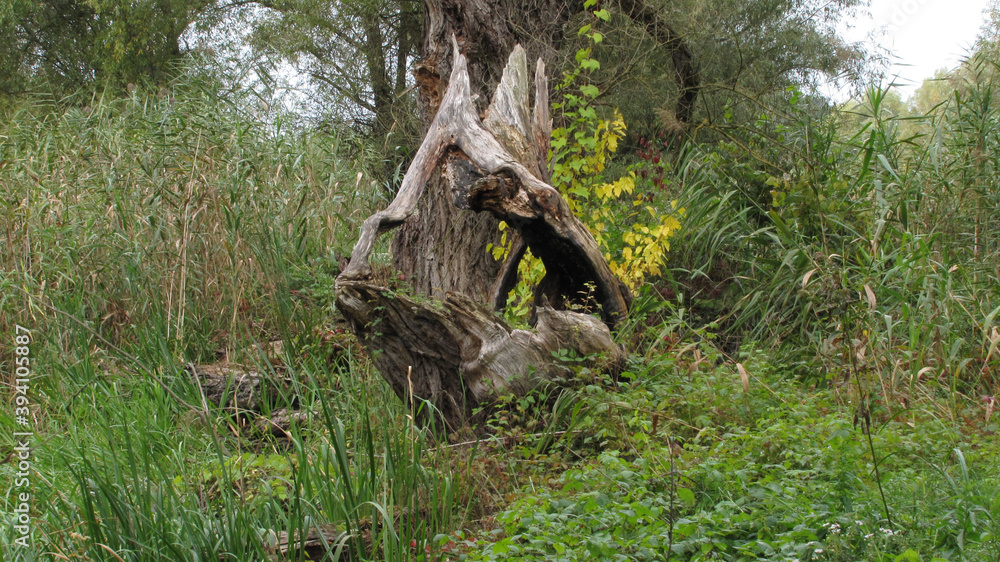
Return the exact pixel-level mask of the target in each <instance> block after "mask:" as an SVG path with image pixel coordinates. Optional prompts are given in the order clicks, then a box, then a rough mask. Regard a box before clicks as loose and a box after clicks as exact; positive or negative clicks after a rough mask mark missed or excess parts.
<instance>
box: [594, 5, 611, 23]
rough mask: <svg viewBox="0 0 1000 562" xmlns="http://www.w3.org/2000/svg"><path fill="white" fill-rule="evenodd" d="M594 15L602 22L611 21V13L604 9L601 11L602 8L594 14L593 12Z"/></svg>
mask: <svg viewBox="0 0 1000 562" xmlns="http://www.w3.org/2000/svg"><path fill="white" fill-rule="evenodd" d="M594 15H595V16H597V17H598V18H600V19H602V20H604V21H608V20H610V19H611V12H609V11H607V10H606V9H603V8H602V9H600V10H597V11H596V12H594Z"/></svg>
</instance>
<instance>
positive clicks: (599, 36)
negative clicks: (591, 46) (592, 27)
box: [590, 31, 604, 43]
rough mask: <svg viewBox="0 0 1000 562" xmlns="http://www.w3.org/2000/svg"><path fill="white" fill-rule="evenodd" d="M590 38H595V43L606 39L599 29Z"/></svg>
mask: <svg viewBox="0 0 1000 562" xmlns="http://www.w3.org/2000/svg"><path fill="white" fill-rule="evenodd" d="M590 38H591V39H593V40H594V43H600V42H601V41H604V35H603V34H602V33H600V32H598V31H595V32H594V34H593V35H591V36H590Z"/></svg>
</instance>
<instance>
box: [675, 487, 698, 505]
mask: <svg viewBox="0 0 1000 562" xmlns="http://www.w3.org/2000/svg"><path fill="white" fill-rule="evenodd" d="M677 497H678V498H680V499H681V501H682V502H684V503H686V504H689V505H694V503H695V499H694V492H692V491H691V490H690V489H689V488H677Z"/></svg>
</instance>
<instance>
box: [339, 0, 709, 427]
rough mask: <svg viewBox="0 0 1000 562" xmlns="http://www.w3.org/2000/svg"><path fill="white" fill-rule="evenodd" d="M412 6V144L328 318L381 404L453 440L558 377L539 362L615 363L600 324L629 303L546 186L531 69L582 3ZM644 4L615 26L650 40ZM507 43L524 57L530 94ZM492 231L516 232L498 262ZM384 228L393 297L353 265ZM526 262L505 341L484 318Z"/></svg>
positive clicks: (541, 103) (460, 1)
mask: <svg viewBox="0 0 1000 562" xmlns="http://www.w3.org/2000/svg"><path fill="white" fill-rule="evenodd" d="M425 6H426V8H427V12H426V18H425V23H424V44H423V48H422V53H421V55H422V57H421V62H420V64H419V65H418V66H417V67H416V69H415V74H416V77H417V88H418V92H419V100H420V108H421V113H422V116H423V119H424V124H425V126H426V128H427V131H426V136H425V138H424V141H423V143H422V144H421V146H420V148H419V150H418V151H417V153H416V155H415V156H414V159H413V161H412V163H411V165H410V168H409V170H408V171H407V173H406V176H405V177H404V179H403V182H402V184H401V186H400V189H399V192H398V194H397V196H396V199H395V200H394V201H393V202H392V203H391V204H390V205H389V206H388V207H387V208H386V209H385V210H383V211H380V212H378V213H375V214H374V215H372V216H371V217H369V219H368V220H366V221H365V223H364V226H363V227H362V232H361V236H360V238H359V240H358V243H357V245H356V246H355V248H354V252H353V254H352V257H351V261H350V264H349V265H348V267H347V268H346V269H345V270H344V271H343V272H342V273H341V275H340V277H338V280H337V306H338V308H339V309H340V310H341V312H342V313H343V314H344V316H345V317H346V318H347V320H348V322H349V324H350V325H351V327H352V330H353V331H354V333H355V334H357V335H358V336H359V339H360V340H361V341H362V343H363V344H364V345H366V346H367V347H369V348H374V349H378V350H380V352H381V353H379V354H378V355H377V358H376V365H377V367H378V368H379V370H380V371H381V373H382V375H383V377H384V378H385V379H386V380H387V381H388V382H389V383H390V384H391V386H392V388H393V389H394V391H395V392H396V394H397V395H398V396H399V397H400V398H402V399H403V400H404V401H410V400H412V399H414V398H417V399H421V400H426V403H427V404H429V405H430V408H431V409H432V410H433V412H434V413H433V415H427V414H430V412H427V411H425V412H424V413H425V416H424V419H429V418H436V419H439V420H441V421H443V422H444V424H445V426H446V428H447V429H449V430H453V429H457V428H458V427H460V426H461V425H462V424H463V423H464V422H465V420H467V419H468V417H469V415H470V414H471V413H472V412H473V410H474V409H476V408H477V407H478V406H480V405H483V404H486V403H489V402H491V401H493V400H494V399H495V398H496V397H497V396H498V395H501V394H505V393H513V394H518V395H520V394H524V393H525V392H527V391H528V390H530V389H531V388H533V387H535V386H536V385H537V384H538V383H539V382H540V381H543V380H551V379H554V378H557V377H560V376H563V375H565V374H566V372H567V367H566V366H564V365H561V364H560V363H559V361H557V360H555V359H553V356H554V355H553V352H554V351H558V350H560V349H566V350H572V351H575V352H576V353H577V354H579V355H581V356H590V357H591V361H593V362H597V361H608V362H618V361H619V360H620V359H621V350H620V349H619V348H618V346H617V345H616V344H615V343H614V341H613V340H612V338H611V334H610V327H613V326H614V325H615V323H616V322H617V321H619V320H620V319H622V318H623V317H624V316H625V315H626V314H627V310H628V304H629V299H630V296H629V294H628V290H627V289H626V288H625V287H624V285H622V284H621V283H620V282H619V281H618V279H616V278H615V277H614V275H613V274H612V273H611V271H610V269H609V268H608V265H607V263H606V262H605V261H604V258H603V256H602V254H601V252H600V251H599V248H598V246H597V243H596V241H595V240H594V238H593V237H592V236H591V235H590V232H589V231H588V230H587V228H586V227H585V226H584V225H583V224H582V223H580V221H579V220H577V219H576V217H574V216H573V214H572V213H571V212H570V210H569V207H568V205H567V204H566V202H565V201H564V200H563V199H562V197H561V196H560V194H559V192H558V191H557V190H556V189H554V188H553V187H552V186H551V185H549V184H548V183H547V182H548V181H549V173H548V164H547V156H548V149H549V137H550V136H551V121H550V119H549V113H548V93H549V92H548V86H547V82H546V79H545V64H544V61H545V60H549V61H551V60H553V59H554V56H555V53H556V50H557V47H558V45H559V43H560V40H561V37H562V34H563V26H564V25H565V23H566V22H567V20H568V19H569V17H570V16H571V15H573V14H574V13H576V12H578V11H579V10H580V9H582V2H579V0H491V1H487V0H426V1H425ZM644 6H645V4H643V3H641V1H640V0H632V3H631V4H630V8H631V9H629V10H627V11H628V15H630V16H631V17H633V18H634V19H636V20H637V21H641V22H642V23H644V24H645V25H646V28H647V29H648V30H650V32H651V33H660V34H661V35H662V33H664V31H663V29H661V28H660V27H658V25H659V24H658V23H657V22H658V20H650V19H649V16H650V13H651V12H650V11H649V10H646V9H645V8H644ZM650 22H652V23H650ZM654 24H655V25H654ZM667 32H669V30H667ZM670 33H672V32H670ZM664 37H665V38H664V41H666V42H668V43H670V45H671V48H676V47H677V46H678V45H680V46H681V47H682V46H683V45H682V44H681V43H679V39H677V37H676V34H673V35H670V36H669V37H667V36H664ZM521 45H525V46H526V47H527V51H528V52H530V53H531V55H532V58H538V64H537V65H536V69H535V77H534V92H532V88H531V77H530V74H529V72H528V66H527V54H526V51H525V49H524V48H522V46H521ZM460 53H461V54H460ZM508 54H509V55H510V57H509V59H508V58H507V55H508ZM682 54H685V55H689V53H688V52H687V51H684V52H683V53H682ZM681 59H682V60H681V62H684V61H685V60H686V61H687V62H690V57H687V59H685V58H684V57H683V56H682V57H681ZM688 68H693V67H688ZM684 72H687V71H684ZM681 74H683V72H682V71H681V70H678V76H679V79H681V78H683V77H682V76H681ZM446 75H449V76H450V77H449V79H448V80H447V81H446V80H444V76H446ZM694 84H695V87H696V82H694ZM494 88H495V95H494ZM682 89H683V88H682ZM692 91H693V90H688V94H690V93H691V92H692ZM532 93H533V94H534V95H533V96H532ZM532 97H534V104H533V106H532V103H531V98H532ZM491 99H492V103H491V104H490V106H489V107H486V104H487V102H488V101H489V100H491ZM691 99H693V98H690V97H688V98H684V100H682V103H686V102H685V100H687V101H690V100H691ZM681 113H684V112H681ZM500 220H503V221H505V222H506V223H507V224H508V225H509V226H510V227H512V229H513V232H515V233H516V235H517V236H515V239H514V245H513V248H512V250H511V252H510V255H509V257H508V259H507V260H506V261H505V262H504V263H503V264H499V263H497V262H496V261H494V260H493V259H492V257H490V255H489V254H488V252H487V251H486V247H487V244H489V243H498V242H499V229H498V222H499V221H500ZM395 228H399V230H398V232H397V235H396V237H395V239H394V241H393V246H392V251H393V257H394V261H395V266H396V269H397V271H398V272H399V273H401V274H402V275H403V278H404V279H405V282H404V283H405V285H406V287H407V289H405V290H402V291H400V290H390V289H389V288H387V287H383V286H379V285H377V284H375V283H373V282H372V277H371V269H370V266H369V264H368V257H369V255H370V254H371V252H372V249H373V248H374V244H375V241H376V239H377V237H378V236H380V235H381V234H383V233H385V232H387V231H389V230H392V229H395ZM527 249H530V250H531V252H532V254H534V255H535V256H538V257H539V258H540V259H541V260H542V262H543V263H544V265H545V269H546V276H545V278H544V279H543V280H542V282H541V283H540V284H539V286H538V287H536V289H535V305H536V310H535V311H534V312H535V314H534V315H533V317H534V318H535V319H536V322H535V327H534V330H533V331H530V332H529V331H524V330H512V329H511V328H510V327H508V326H507V325H506V324H504V323H503V322H502V321H501V320H499V319H498V318H497V317H496V315H495V314H494V313H493V311H492V310H491V309H492V308H497V309H500V308H502V307H503V306H504V305H505V304H506V295H507V293H508V291H509V290H510V288H511V287H512V286H513V285H514V284H515V283H516V282H517V265H518V263H519V262H520V260H521V258H522V257H523V256H524V254H525V251H526V250H527ZM410 290H412V293H409V292H408V291H410ZM586 312H595V313H598V314H599V315H600V318H601V319H600V320H598V319H597V318H595V317H593V316H590V315H588V314H586Z"/></svg>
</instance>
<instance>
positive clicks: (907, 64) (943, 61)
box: [845, 0, 991, 98]
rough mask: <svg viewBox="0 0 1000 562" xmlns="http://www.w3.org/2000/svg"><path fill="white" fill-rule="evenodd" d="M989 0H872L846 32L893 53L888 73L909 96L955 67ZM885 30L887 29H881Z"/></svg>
mask: <svg viewBox="0 0 1000 562" xmlns="http://www.w3.org/2000/svg"><path fill="white" fill-rule="evenodd" d="M990 3H991V2H990V0H872V3H871V9H870V10H869V12H870V13H869V14H866V15H862V16H860V17H859V18H857V19H855V20H854V21H849V22H845V23H846V24H847V25H850V26H853V27H852V28H851V29H849V30H846V31H845V36H846V37H847V38H848V39H851V40H860V39H863V38H865V36H866V35H868V34H869V33H871V32H875V35H874V36H873V39H874V40H875V42H876V43H878V44H880V45H882V46H884V47H886V48H887V49H889V50H890V51H891V52H892V53H893V54H894V64H893V66H892V68H891V69H890V70H889V77H890V78H891V77H893V76H897V75H898V78H897V79H896V80H895V82H896V83H899V84H904V85H903V86H901V87H900V94H902V96H903V97H904V98H906V97H909V96H911V95H912V94H913V92H914V91H915V90H916V89H917V88H918V87H919V86H920V84H921V83H922V82H923V80H924V78H930V77H931V76H933V75H934V71H935V70H937V69H939V68H953V67H955V66H957V65H958V63H959V62H960V61H961V60H962V58H963V57H964V56H965V55H966V54H968V52H969V48H970V47H971V46H972V44H973V42H974V41H975V39H976V35H977V34H978V33H979V29H980V27H981V26H982V24H983V22H984V21H985V16H984V14H983V10H985V9H986V8H987V6H989V4H990ZM881 31H884V34H881V33H880V32H881Z"/></svg>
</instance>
